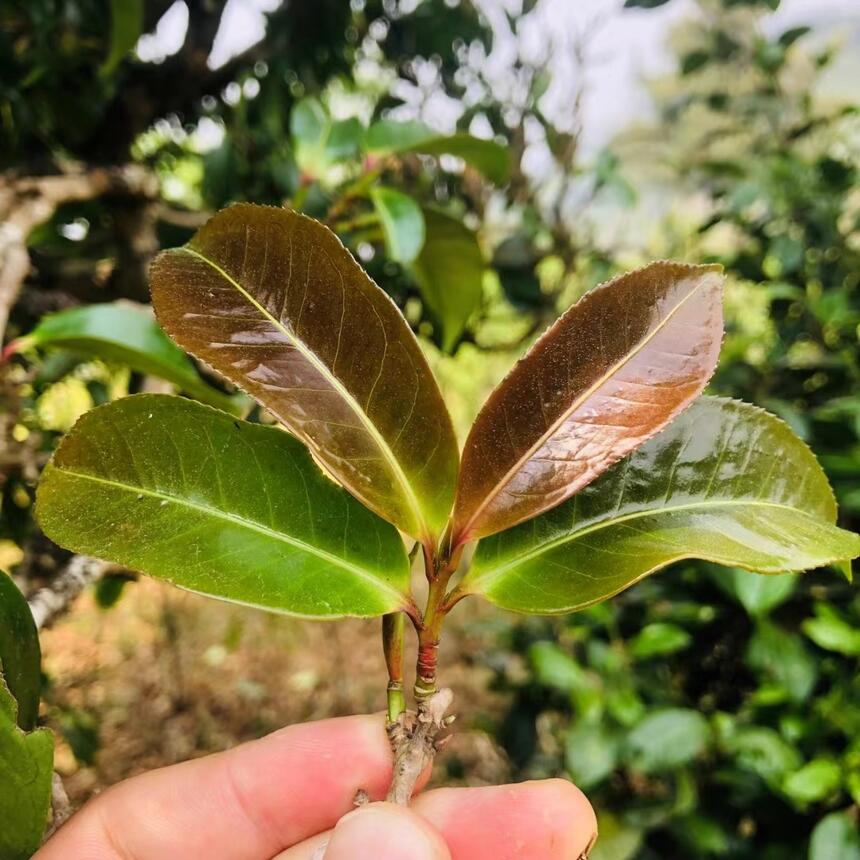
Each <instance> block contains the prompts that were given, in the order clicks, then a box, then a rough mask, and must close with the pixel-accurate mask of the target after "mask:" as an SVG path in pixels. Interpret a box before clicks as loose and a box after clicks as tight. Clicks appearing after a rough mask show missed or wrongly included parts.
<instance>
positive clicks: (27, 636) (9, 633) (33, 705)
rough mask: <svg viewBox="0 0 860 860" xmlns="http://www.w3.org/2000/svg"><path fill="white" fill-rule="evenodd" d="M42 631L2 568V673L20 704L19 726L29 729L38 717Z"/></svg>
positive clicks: (0, 655)
mask: <svg viewBox="0 0 860 860" xmlns="http://www.w3.org/2000/svg"><path fill="white" fill-rule="evenodd" d="M41 662H42V653H41V650H40V648H39V632H38V631H37V630H36V624H35V622H34V621H33V615H32V613H31V612H30V607H29V606H28V605H27V601H26V600H25V599H24V595H23V594H21V592H20V591H19V590H18V586H17V585H15V583H14V582H12V580H11V578H10V577H8V576H7V575H6V574H5V573H3V572H2V571H0V673H2V675H3V678H4V679H5V681H6V686H7V687H8V688H9V692H10V693H12V695H13V696H14V697H15V701H16V702H17V703H18V725H19V726H20V727H21V728H22V729H24V730H25V731H29V730H30V729H32V728H33V727H34V726H35V725H36V720H37V719H38V717H39V695H40V691H41V687H42V676H41Z"/></svg>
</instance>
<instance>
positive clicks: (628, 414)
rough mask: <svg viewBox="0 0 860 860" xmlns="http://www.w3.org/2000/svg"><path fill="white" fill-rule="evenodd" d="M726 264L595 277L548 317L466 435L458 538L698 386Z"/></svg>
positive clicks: (509, 522) (714, 346) (560, 486)
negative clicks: (598, 280)
mask: <svg viewBox="0 0 860 860" xmlns="http://www.w3.org/2000/svg"><path fill="white" fill-rule="evenodd" d="M720 271H721V270H720V268H719V266H688V265H684V264H681V263H668V262H661V263H652V264H651V265H649V266H646V267H645V268H643V269H639V270H637V271H635V272H631V273H630V274H627V275H623V276H621V277H619V278H616V279H615V280H613V281H610V282H609V283H606V284H603V285H602V286H600V287H597V288H596V289H595V290H593V291H592V292H590V293H588V294H587V295H586V296H585V297H584V298H583V299H582V300H580V301H579V302H577V304H575V305H574V306H573V307H572V308H570V310H568V311H567V313H565V314H564V316H562V317H561V318H560V319H559V320H558V321H557V322H556V323H555V325H553V326H552V328H551V329H550V330H549V331H548V332H547V333H546V334H545V335H544V336H543V337H542V338H541V339H540V340H539V341H538V342H537V343H536V344H535V345H534V347H532V349H531V350H530V352H529V353H528V354H527V355H526V356H525V358H523V359H522V361H520V362H519V363H518V364H517V365H516V367H514V369H513V370H512V371H511V373H510V374H509V375H508V377H507V378H506V379H505V380H504V382H502V384H501V385H500V386H499V387H498V388H497V389H496V390H495V391H494V392H493V393H492V395H490V398H489V400H488V401H487V403H486V404H485V406H484V408H483V409H482V410H481V412H480V414H479V415H478V418H477V420H476V421H475V425H474V426H473V427H472V430H471V432H470V434H469V438H468V439H467V440H466V446H465V450H464V452H463V464H462V471H461V474H460V485H459V488H458V492H457V502H456V505H455V511H454V529H453V538H454V543H455V544H460V543H463V541H465V540H469V539H471V538H475V537H481V536H483V535H488V534H492V533H494V532H498V531H501V530H502V529H507V528H510V527H511V526H514V525H516V524H517V523H520V522H522V521H523V520H527V519H530V518H531V517H534V516H537V515H538V514H539V513H541V512H543V511H546V510H549V509H550V508H553V507H555V506H556V505H558V504H560V503H561V502H563V501H564V500H565V499H567V498H569V497H570V496H572V495H573V494H574V493H575V492H577V490H579V489H581V488H582V487H584V486H585V485H586V484H589V483H590V482H591V481H593V480H594V479H595V478H596V477H597V476H598V475H600V474H601V473H602V472H604V471H605V470H606V469H607V468H608V467H609V466H611V465H612V464H613V463H615V462H616V461H618V460H620V459H621V458H622V457H623V456H624V455H625V454H627V453H629V452H630V451H632V450H633V449H635V448H637V447H638V446H639V445H641V444H642V443H643V442H644V441H645V440H646V439H648V438H650V437H651V436H653V435H654V434H655V433H656V432H657V431H658V430H660V429H661V428H662V427H664V426H665V425H666V424H668V423H669V421H671V420H672V418H673V417H674V416H675V415H677V414H678V413H679V412H680V411H681V410H682V409H684V408H685V407H686V406H687V405H688V404H689V403H690V402H691V401H692V400H693V399H694V398H695V397H696V396H697V395H698V394H699V393H700V392H701V391H702V389H703V388H704V387H705V384H706V382H707V381H708V378H709V377H710V376H711V374H712V373H713V370H714V367H715V366H716V363H717V357H718V355H719V350H720V341H721V338H722V330H723V327H722V304H721V287H722V281H723V278H722V275H721V273H720Z"/></svg>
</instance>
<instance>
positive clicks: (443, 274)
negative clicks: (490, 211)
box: [412, 209, 486, 352]
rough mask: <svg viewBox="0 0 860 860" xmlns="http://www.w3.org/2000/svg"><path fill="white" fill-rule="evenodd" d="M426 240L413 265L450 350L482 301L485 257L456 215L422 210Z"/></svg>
mask: <svg viewBox="0 0 860 860" xmlns="http://www.w3.org/2000/svg"><path fill="white" fill-rule="evenodd" d="M424 220H425V223H426V225H427V227H426V233H427V236H426V239H425V241H424V247H423V248H422V250H421V253H420V254H419V255H418V259H417V260H415V264H414V265H413V267H412V270H413V273H414V275H415V280H416V281H417V282H418V287H419V289H420V290H421V295H422V296H423V298H424V301H425V302H426V303H427V306H428V308H429V309H430V312H431V313H432V314H433V316H434V317H435V318H436V320H438V322H439V325H440V327H441V329H442V337H441V342H442V348H443V349H444V350H446V351H447V352H451V351H452V350H453V349H454V347H455V346H456V345H457V343H458V341H459V340H460V336H461V335H462V334H463V330H464V329H465V327H466V323H467V322H468V321H469V317H471V316H472V314H473V313H474V312H475V310H477V308H478V307H479V306H480V304H481V297H482V294H483V282H484V269H485V268H486V265H485V263H484V256H483V254H482V253H481V248H480V246H479V245H478V240H477V237H476V236H475V234H474V233H473V232H472V231H471V230H470V229H469V228H468V227H466V226H465V224H463V223H462V222H461V221H458V220H457V219H456V218H451V217H450V216H448V215H443V214H442V213H441V212H437V211H436V210H434V209H425V210H424Z"/></svg>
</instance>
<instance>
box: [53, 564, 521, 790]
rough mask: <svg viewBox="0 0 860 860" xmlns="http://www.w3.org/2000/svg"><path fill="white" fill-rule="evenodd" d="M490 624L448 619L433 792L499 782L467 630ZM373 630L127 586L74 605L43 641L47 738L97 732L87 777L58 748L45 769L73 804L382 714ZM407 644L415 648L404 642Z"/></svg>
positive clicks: (473, 605) (461, 614) (487, 702)
mask: <svg viewBox="0 0 860 860" xmlns="http://www.w3.org/2000/svg"><path fill="white" fill-rule="evenodd" d="M494 615H495V613H494V611H493V610H491V609H489V608H488V607H484V606H481V605H480V604H479V603H478V601H475V600H468V601H464V602H463V603H462V604H460V606H459V607H458V608H457V610H456V611H455V612H454V614H453V615H452V617H451V619H449V622H450V623H449V629H447V630H446V636H445V639H444V640H443V643H442V655H441V666H440V678H441V680H442V682H443V683H445V684H446V685H450V686H451V687H453V689H454V692H455V710H456V711H457V713H458V722H457V724H456V727H455V728H456V731H455V737H454V739H453V741H452V743H451V744H450V746H449V747H448V748H447V749H446V750H445V752H444V753H443V755H442V756H441V757H440V760H439V762H438V764H437V779H438V780H439V781H441V780H442V779H444V780H445V781H446V782H448V783H450V782H451V781H452V780H451V778H450V772H451V771H453V772H456V773H459V772H460V771H461V770H462V772H463V773H465V775H466V776H465V778H464V779H463V780H462V781H463V782H468V783H470V784H481V783H496V782H500V781H504V780H505V779H507V778H509V776H510V773H509V767H508V765H507V762H506V760H505V758H504V756H503V754H501V753H500V752H499V751H498V750H497V749H496V747H495V746H494V744H493V742H492V740H491V739H490V736H489V735H488V734H487V733H486V732H485V731H482V730H481V729H480V728H478V726H486V725H488V724H489V723H490V722H491V721H492V720H494V719H496V718H497V717H498V715H499V713H500V711H501V710H502V708H503V706H504V701H503V700H502V699H501V698H500V697H499V696H495V695H493V694H491V693H489V692H488V691H487V683H488V680H489V672H488V670H487V669H485V668H483V667H482V666H480V665H479V663H478V662H476V660H475V659H474V657H475V655H478V654H479V653H480V652H481V651H482V650H484V649H486V648H487V647H489V640H488V635H489V634H487V633H482V632H480V631H481V630H482V629H485V628H486V627H487V625H486V624H481V623H480V622H481V620H482V619H484V620H486V621H490V619H492V618H493V617H494ZM476 618H477V619H478V623H476V622H475V619H476ZM464 620H468V623H466V624H464ZM379 628H380V623H379V621H378V620H376V621H360V620H346V621H338V622H309V621H301V620H297V619H293V618H287V617H282V616H276V615H271V614H267V613H264V612H259V611H255V610H250V609H245V608H242V607H238V606H232V605H229V604H225V603H220V602H218V601H214V600H210V599H207V598H203V597H199V596H196V595H193V594H188V593H185V592H181V591H178V590H176V589H174V588H170V587H168V586H164V585H161V584H159V583H157V582H153V581H151V580H142V581H141V582H139V583H136V584H131V585H129V586H127V587H126V590H125V592H124V594H123V595H122V597H121V599H120V601H119V603H118V604H117V605H116V606H115V607H113V608H112V609H109V610H102V609H99V608H98V607H97V606H96V604H95V602H94V601H93V599H92V596H91V595H85V596H84V597H82V598H81V599H80V600H79V601H78V603H77V604H76V605H75V607H74V608H73V610H72V611H71V612H70V613H69V614H68V615H67V616H66V617H64V618H63V619H61V620H60V621H59V622H58V623H57V624H56V625H55V626H54V628H53V629H51V630H48V631H46V632H45V633H44V634H43V636H42V647H43V652H44V667H45V671H46V673H47V675H48V677H49V678H50V685H49V686H48V689H47V691H46V694H45V698H46V700H47V702H48V704H47V711H46V719H47V723H48V725H50V726H51V728H53V729H54V731H55V734H56V735H57V737H58V738H60V735H61V728H63V727H65V729H66V732H67V734H68V731H69V726H70V724H71V723H76V725H77V726H81V725H84V726H87V725H92V726H93V727H95V728H96V730H97V732H98V747H97V752H96V753H95V759H94V761H93V763H92V764H90V765H87V764H83V763H81V762H80V761H79V760H78V759H76V757H75V755H74V754H73V753H72V750H71V748H70V746H69V744H68V743H67V742H66V741H64V740H62V739H60V740H58V751H57V769H58V771H59V772H60V773H61V774H62V776H63V777H64V781H65V783H66V786H67V790H68V791H69V794H70V796H71V799H72V801H73V803H74V804H75V805H78V804H80V803H82V802H83V801H84V800H86V799H87V798H88V797H90V796H91V795H92V794H94V793H96V792H98V791H99V790H101V789H103V788H106V787H107V786H109V785H112V784H113V783H115V782H117V781H119V780H121V779H123V778H125V777H128V776H131V775H132V774H135V773H139V772H140V771H143V770H148V769H151V768H155V767H159V766H161V765H166V764H171V763H174V762H178V761H182V760H184V759H187V758H192V757H194V756H199V755H203V754H206V753H209V752H214V751H216V750H222V749H226V748H228V747H231V746H234V745H235V744H237V743H241V742H242V741H245V740H248V739H251V738H255V737H259V736H261V735H263V734H266V733H267V732H270V731H272V730H274V729H276V728H279V727H280V726H283V725H287V724H290V723H295V722H302V721H305V720H317V719H321V718H324V717H328V716H334V715H339V714H350V713H361V712H368V711H379V710H382V709H383V708H384V705H385V694H384V691H385V683H386V675H385V668H384V663H383V660H382V651H381V645H380V632H379ZM409 645H410V648H411V649H414V640H412V641H410V643H409ZM72 715H74V718H73V716H72ZM78 733H79V734H80V732H79V731H78Z"/></svg>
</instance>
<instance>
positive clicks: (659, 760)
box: [626, 708, 711, 773]
mask: <svg viewBox="0 0 860 860" xmlns="http://www.w3.org/2000/svg"><path fill="white" fill-rule="evenodd" d="M710 739H711V729H710V726H709V725H708V721H707V720H706V719H705V718H704V717H703V716H702V715H701V714H700V713H698V712H696V711H693V710H689V709H686V708H665V709H664V710H659V711H653V712H652V713H650V714H649V715H648V716H647V717H646V718H645V719H644V720H642V722H640V723H639V724H638V725H637V726H636V728H635V729H633V731H632V732H631V733H630V734H629V735H628V737H627V743H626V748H627V751H626V754H627V756H628V758H629V761H630V765H631V767H633V768H634V769H635V770H639V771H642V772H643V773H660V772H661V771H665V770H671V769H672V768H675V767H678V765H682V764H686V763H687V762H689V761H692V760H693V759H694V758H696V756H698V755H700V754H701V753H702V752H703V751H704V749H705V747H706V746H707V744H708V742H709V741H710Z"/></svg>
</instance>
